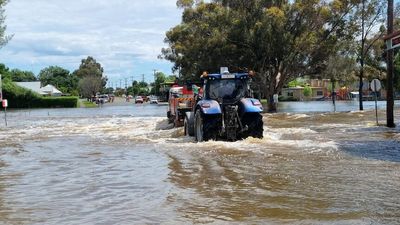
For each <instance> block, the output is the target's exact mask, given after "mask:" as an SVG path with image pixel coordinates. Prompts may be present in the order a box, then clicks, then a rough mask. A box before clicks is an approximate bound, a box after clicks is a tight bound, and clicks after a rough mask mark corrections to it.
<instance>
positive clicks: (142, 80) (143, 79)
mask: <svg viewBox="0 0 400 225" xmlns="http://www.w3.org/2000/svg"><path fill="white" fill-rule="evenodd" d="M142 82H143V83H144V74H142Z"/></svg>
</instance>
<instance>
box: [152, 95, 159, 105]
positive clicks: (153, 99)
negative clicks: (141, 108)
mask: <svg viewBox="0 0 400 225" xmlns="http://www.w3.org/2000/svg"><path fill="white" fill-rule="evenodd" d="M150 104H158V99H157V97H156V96H151V97H150Z"/></svg>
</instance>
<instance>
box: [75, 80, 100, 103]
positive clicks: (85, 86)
mask: <svg viewBox="0 0 400 225" xmlns="http://www.w3.org/2000/svg"><path fill="white" fill-rule="evenodd" d="M78 86H79V91H80V93H81V95H82V96H83V97H85V98H91V97H92V96H95V95H96V94H97V93H98V92H100V91H101V89H102V80H101V78H99V77H95V76H87V77H84V78H82V79H80V80H79V85H78Z"/></svg>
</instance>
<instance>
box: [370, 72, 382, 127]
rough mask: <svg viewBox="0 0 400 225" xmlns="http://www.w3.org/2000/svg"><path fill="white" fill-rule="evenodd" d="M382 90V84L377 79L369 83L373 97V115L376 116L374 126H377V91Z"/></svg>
mask: <svg viewBox="0 0 400 225" xmlns="http://www.w3.org/2000/svg"><path fill="white" fill-rule="evenodd" d="M381 88H382V84H381V82H380V81H379V80H378V79H373V80H372V81H371V90H372V91H373V92H374V95H375V115H376V125H377V126H379V122H378V91H380V90H381Z"/></svg>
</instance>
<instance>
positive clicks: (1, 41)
mask: <svg viewBox="0 0 400 225" xmlns="http://www.w3.org/2000/svg"><path fill="white" fill-rule="evenodd" d="M7 3H8V0H0V48H1V47H3V46H4V45H6V44H7V42H8V41H9V40H10V39H11V38H12V35H6V28H7V26H6V25H4V21H5V19H6V17H5V15H4V8H5V6H6V4H7Z"/></svg>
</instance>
